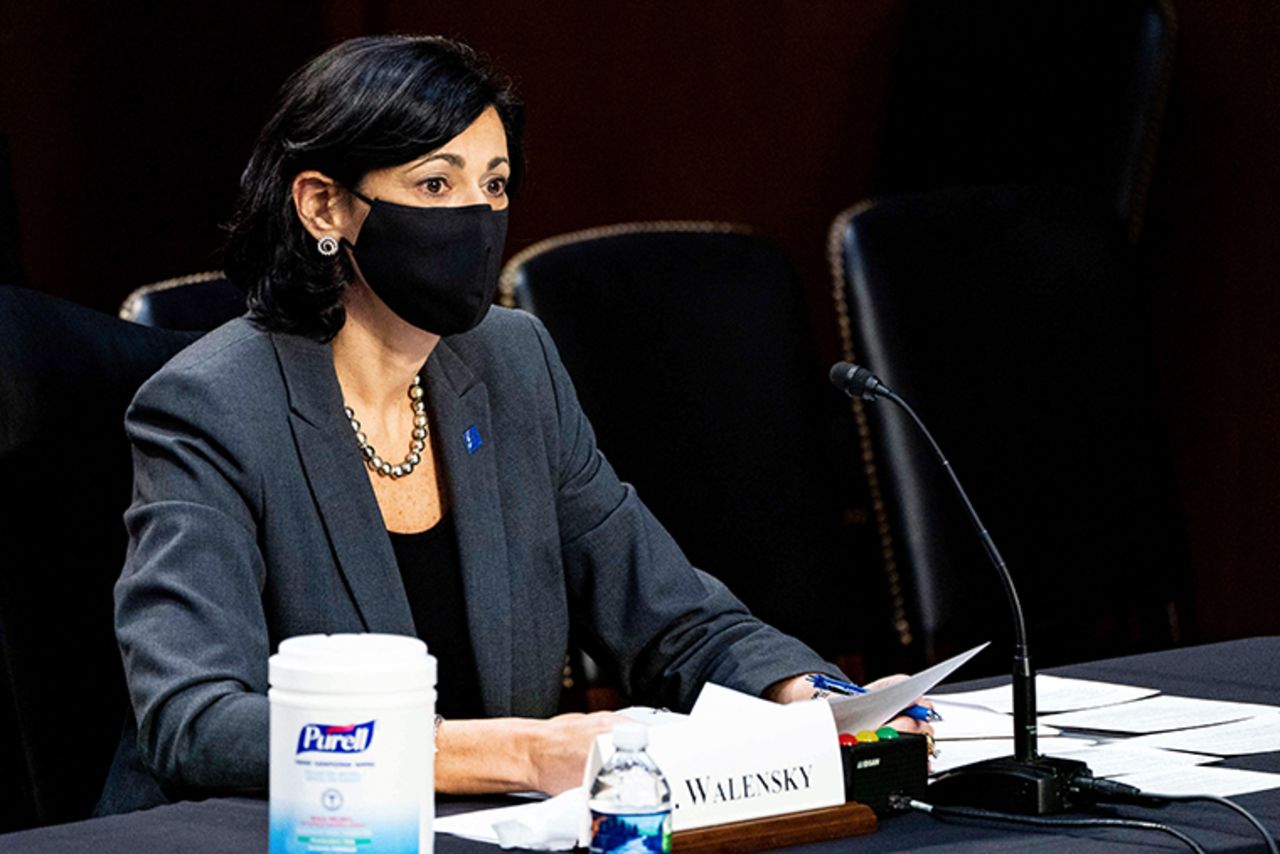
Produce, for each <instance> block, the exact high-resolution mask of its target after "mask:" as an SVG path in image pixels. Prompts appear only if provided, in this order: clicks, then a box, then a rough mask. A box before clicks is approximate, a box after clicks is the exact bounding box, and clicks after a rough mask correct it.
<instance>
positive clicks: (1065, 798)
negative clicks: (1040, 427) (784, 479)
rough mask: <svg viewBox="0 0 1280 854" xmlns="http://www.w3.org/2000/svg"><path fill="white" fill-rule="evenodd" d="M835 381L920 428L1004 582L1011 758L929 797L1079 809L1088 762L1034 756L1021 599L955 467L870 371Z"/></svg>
mask: <svg viewBox="0 0 1280 854" xmlns="http://www.w3.org/2000/svg"><path fill="white" fill-rule="evenodd" d="M830 377H831V383H832V385H834V386H835V387H836V388H838V389H840V390H841V391H843V392H844V393H845V394H847V395H849V396H850V397H853V398H860V399H862V400H865V401H869V402H874V401H876V400H879V399H881V398H883V399H885V400H890V401H892V402H893V403H895V404H896V405H897V406H898V407H899V408H900V409H901V410H902V411H903V412H905V413H906V414H907V415H908V416H909V417H910V418H911V420H912V421H913V422H914V423H915V425H916V428H917V429H918V430H919V431H920V433H921V434H922V435H923V436H924V438H925V440H926V441H927V442H928V443H929V447H930V448H932V449H933V454H934V456H936V457H937V458H938V462H939V463H940V464H941V465H942V468H943V470H944V471H945V472H946V473H947V477H948V478H949V479H950V481H951V485H952V487H954V488H955V491H956V494H957V495H958V496H960V503H961V504H963V505H964V509H965V513H966V514H967V515H968V516H969V521H970V522H972V523H973V526H974V528H975V529H976V530H977V532H978V539H979V540H981V541H982V547H983V549H984V550H986V553H987V557H988V558H989V559H990V560H991V563H992V565H994V566H995V568H996V572H997V574H999V576H1000V582H1001V584H1003V585H1004V591H1005V595H1006V596H1007V597H1008V599H1009V610H1010V612H1011V613H1012V615H1013V635H1014V645H1013V756H1012V757H1003V758H1001V759H992V760H987V761H985V762H976V763H974V764H972V765H965V766H962V767H960V768H955V769H953V770H951V771H948V772H947V773H945V774H943V775H942V776H941V777H939V778H938V779H937V780H935V781H934V782H933V784H932V785H930V786H929V799H930V800H931V801H933V802H934V803H936V804H946V805H956V806H960V805H963V806H975V807H982V808H985V809H992V810H1000V811H1003V812H1016V813H1022V814H1026V815H1047V814H1050V813H1055V812H1061V811H1063V810H1065V809H1070V808H1071V807H1073V806H1077V805H1078V803H1077V798H1076V797H1075V795H1076V792H1075V791H1074V788H1075V787H1074V786H1073V785H1072V781H1073V780H1074V779H1076V778H1091V777H1092V776H1093V775H1092V774H1091V773H1090V771H1089V768H1088V766H1087V765H1085V763H1083V762H1079V761H1076V760H1073V759H1055V758H1052V757H1047V756H1041V755H1040V754H1039V752H1038V750H1037V746H1036V679H1035V668H1033V667H1032V665H1031V653H1030V650H1029V649H1028V647H1027V627H1026V622H1025V621H1024V620H1023V617H1022V603H1021V602H1020V601H1019V600H1018V591H1017V589H1016V588H1015V587H1014V585H1013V576H1012V575H1010V574H1009V568H1008V566H1006V565H1005V562H1004V558H1003V557H1002V556H1001V555H1000V550H999V549H998V548H996V544H995V541H994V540H992V539H991V535H990V534H989V533H988V532H987V528H986V526H985V525H983V524H982V519H981V517H979V516H978V511H977V510H976V509H975V508H974V506H973V502H972V501H970V500H969V494H968V493H967V492H965V490H964V487H963V486H962V485H961V484H960V478H958V477H957V476H956V473H955V470H954V469H953V468H952V467H951V462H950V461H949V460H948V459H947V457H946V455H945V454H943V453H942V448H941V447H940V446H939V445H938V443H937V441H935V440H934V438H933V434H931V433H930V432H929V428H928V427H926V426H925V424H924V421H922V420H921V419H920V416H918V415H916V413H915V410H913V409H912V408H911V406H910V405H909V404H908V403H907V402H906V401H905V400H903V399H902V398H901V397H899V396H898V395H897V394H896V393H895V392H894V391H893V389H891V388H889V387H888V386H887V385H885V384H884V383H883V382H881V381H880V379H879V377H877V376H876V375H875V374H873V373H871V371H868V370H867V369H866V368H862V367H859V366H858V365H853V364H850V363H849V362H837V363H836V364H835V365H833V366H832V368H831V373H830ZM1080 803H1083V801H1080Z"/></svg>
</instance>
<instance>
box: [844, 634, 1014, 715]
mask: <svg viewBox="0 0 1280 854" xmlns="http://www.w3.org/2000/svg"><path fill="white" fill-rule="evenodd" d="M989 645H990V644H989V643H984V644H982V645H981V646H975V647H974V648H973V649H971V650H969V651H968V652H962V653H960V654H959V655H957V656H955V657H954V658H948V659H947V660H946V661H944V662H942V663H941V664H935V665H934V666H933V667H930V668H928V669H926V670H921V671H920V672H919V673H917V674H916V675H915V676H912V677H910V678H909V679H904V680H903V681H901V682H899V683H897V684H895V685H890V686H888V687H887V688H880V689H877V690H875V691H869V692H868V693H866V694H858V695H856V696H853V697H830V698H829V700H828V701H829V702H830V703H831V713H832V714H833V715H835V718H836V728H837V729H838V730H839V731H840V732H857V731H859V730H864V729H876V728H877V727H880V726H883V725H884V724H885V723H887V722H888V721H890V720H891V719H892V718H893V717H894V716H895V715H897V714H898V712H901V711H902V710H903V709H905V708H907V707H908V706H910V705H911V704H912V703H914V702H915V701H916V700H918V699H920V698H921V697H922V696H924V695H925V694H927V693H928V692H929V691H932V690H933V688H934V687H935V686H936V685H937V684H938V683H939V682H941V681H942V680H943V679H946V678H947V677H948V676H950V675H951V674H952V673H954V672H955V671H956V670H957V669H958V668H959V667H960V665H962V664H964V663H965V662H966V661H968V660H969V659H971V658H973V657H974V656H975V655H977V654H978V653H980V652H982V651H983V650H984V649H986V648H987V647H988V646H989Z"/></svg>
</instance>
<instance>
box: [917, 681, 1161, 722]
mask: <svg viewBox="0 0 1280 854" xmlns="http://www.w3.org/2000/svg"><path fill="white" fill-rule="evenodd" d="M1159 693H1160V692H1159V691H1157V690H1156V689H1155V688H1139V687H1137V686H1136V685H1117V684H1114V683H1111V682H1094V681H1093V680H1090V679H1068V678H1066V677H1064V676H1048V675H1045V674H1043V673H1041V674H1038V675H1037V676H1036V712H1037V713H1038V714H1041V715H1049V714H1053V713H1055V712H1074V711H1078V710H1080V709H1096V708H1098V707H1099V706H1114V705H1116V704H1117V703H1129V702H1132V701H1133V700H1140V699H1142V698H1143V697H1151V696H1154V695H1156V694H1159ZM936 699H944V700H947V701H949V702H952V703H967V704H969V705H971V706H982V707H983V708H987V709H991V711H993V712H1003V713H1004V714H1006V715H1011V714H1013V686H1012V685H1011V684H1006V685H999V686H997V687H995V688H984V689H982V690H980V691H962V692H960V693H958V694H946V695H940V696H939V697H938V698H936Z"/></svg>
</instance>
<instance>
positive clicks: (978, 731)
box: [929, 694, 1058, 741]
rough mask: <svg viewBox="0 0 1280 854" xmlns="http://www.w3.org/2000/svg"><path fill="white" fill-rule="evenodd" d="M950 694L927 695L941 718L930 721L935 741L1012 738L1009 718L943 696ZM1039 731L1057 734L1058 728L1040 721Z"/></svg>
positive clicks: (1044, 733) (1011, 724)
mask: <svg viewBox="0 0 1280 854" xmlns="http://www.w3.org/2000/svg"><path fill="white" fill-rule="evenodd" d="M950 696H951V695H950V694H942V695H939V696H936V697H930V698H929V701H930V702H932V703H933V709H934V711H936V712H937V713H938V714H939V715H941V716H942V720H940V721H934V722H933V738H934V740H935V741H951V740H954V739H962V738H1013V718H1012V717H1010V716H1009V715H1004V714H1001V713H1000V712H993V711H991V710H990V709H983V708H979V707H978V706H968V705H965V704H963V703H950V702H947V700H945V699H944V697H950ZM1039 732H1040V735H1042V736H1053V735H1057V734H1058V730H1056V729H1054V728H1053V727H1051V726H1046V725H1044V724H1040V725H1039Z"/></svg>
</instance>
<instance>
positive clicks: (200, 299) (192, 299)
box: [120, 270, 245, 332]
mask: <svg viewBox="0 0 1280 854" xmlns="http://www.w3.org/2000/svg"><path fill="white" fill-rule="evenodd" d="M244 311H245V298H244V292H243V291H241V290H240V289H239V288H237V287H236V286H235V285H233V284H231V282H230V281H229V280H228V279H227V277H226V275H225V274H224V273H223V272H222V271H221V270H211V271H209V272H206V273H193V274H191V275H189V276H179V277H177V278H174V279H165V280H164V281H163V282H155V283H153V284H150V285H143V286H142V287H140V288H138V289H137V290H135V291H134V292H133V293H131V294H129V296H127V297H125V300H124V302H123V303H122V304H121V306H120V319H121V320H131V321H133V322H134V323H141V324H143V325H144V326H159V327H161V328H162V329H183V330H189V331H196V332H208V331H209V330H211V329H214V328H216V327H218V326H221V325H222V324H224V323H226V322H227V321H228V320H231V319H233V318H236V317H239V316H240V315H242V314H244Z"/></svg>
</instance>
